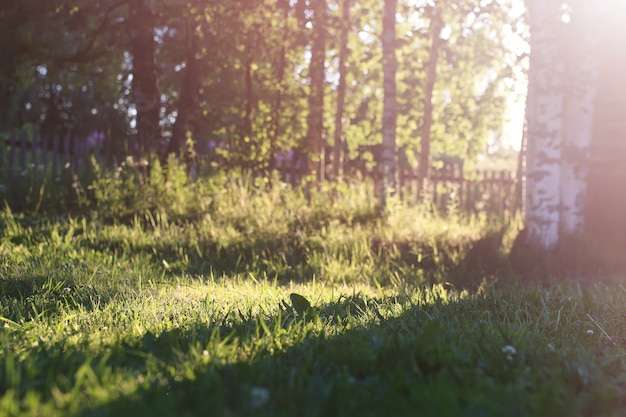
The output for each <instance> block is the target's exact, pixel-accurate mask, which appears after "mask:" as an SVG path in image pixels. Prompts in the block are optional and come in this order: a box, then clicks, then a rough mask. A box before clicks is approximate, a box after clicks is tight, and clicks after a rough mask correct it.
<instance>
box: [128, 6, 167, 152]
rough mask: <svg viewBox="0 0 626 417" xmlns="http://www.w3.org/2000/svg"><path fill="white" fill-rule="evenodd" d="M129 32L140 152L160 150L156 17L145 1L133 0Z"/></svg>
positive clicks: (133, 95)
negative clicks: (158, 148) (155, 35)
mask: <svg viewBox="0 0 626 417" xmlns="http://www.w3.org/2000/svg"><path fill="white" fill-rule="evenodd" d="M128 7H129V16H128V31H129V34H130V53H131V55H132V58H133V70H132V73H133V81H132V85H131V87H132V97H133V101H134V104H135V107H136V111H137V116H136V125H135V129H136V131H137V142H138V143H137V148H138V149H137V151H138V152H139V155H144V154H145V153H146V152H149V151H153V150H156V149H157V147H158V146H159V142H160V139H161V129H160V127H159V106H160V98H159V88H158V81H157V67H156V43H155V41H154V26H155V22H154V14H153V13H152V10H151V9H150V7H149V6H147V5H146V1H145V0H129V2H128Z"/></svg>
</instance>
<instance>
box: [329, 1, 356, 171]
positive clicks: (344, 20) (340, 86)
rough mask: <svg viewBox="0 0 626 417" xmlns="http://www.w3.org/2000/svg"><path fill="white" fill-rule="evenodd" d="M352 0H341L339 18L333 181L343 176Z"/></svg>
mask: <svg viewBox="0 0 626 417" xmlns="http://www.w3.org/2000/svg"><path fill="white" fill-rule="evenodd" d="M351 2H352V0H342V1H341V19H340V21H339V22H340V32H341V35H340V36H341V37H340V40H339V63H338V68H337V73H338V76H339V80H338V82H337V106H336V113H335V133H334V136H333V138H334V145H333V177H334V179H335V181H340V180H341V178H342V176H343V163H344V141H343V126H344V118H345V114H344V113H345V112H344V108H345V104H346V103H345V101H346V75H347V74H346V61H347V59H348V32H349V30H350V4H351Z"/></svg>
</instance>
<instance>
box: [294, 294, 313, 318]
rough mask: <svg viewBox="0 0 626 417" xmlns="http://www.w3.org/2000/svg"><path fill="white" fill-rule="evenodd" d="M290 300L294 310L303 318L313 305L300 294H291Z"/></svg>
mask: <svg viewBox="0 0 626 417" xmlns="http://www.w3.org/2000/svg"><path fill="white" fill-rule="evenodd" d="M289 299H290V300H291V305H292V306H293V309H294V310H296V313H298V315H299V316H303V315H304V314H305V313H306V312H307V311H309V310H310V309H311V303H310V302H309V300H307V299H306V298H305V297H303V296H301V295H300V294H296V293H295V292H294V293H291V294H290V295H289Z"/></svg>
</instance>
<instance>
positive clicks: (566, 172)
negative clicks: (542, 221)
mask: <svg viewBox="0 0 626 417" xmlns="http://www.w3.org/2000/svg"><path fill="white" fill-rule="evenodd" d="M571 3H572V4H571V6H572V8H573V19H572V22H571V23H570V24H569V25H568V26H569V27H568V30H567V36H566V37H564V42H566V43H567V45H566V49H567V51H568V57H567V61H566V62H567V78H566V79H567V83H566V85H565V97H564V108H563V138H562V145H561V151H562V160H561V231H562V232H563V233H564V234H565V235H573V234H580V233H582V232H583V230H584V211H585V197H586V192H587V179H588V174H589V160H590V156H591V138H592V133H593V120H594V104H595V97H596V81H597V77H598V57H597V55H596V51H597V49H598V47H599V46H600V34H599V29H600V27H601V26H599V25H598V23H600V22H599V20H598V19H595V18H594V17H596V16H598V15H599V10H598V9H602V6H601V5H598V4H594V3H591V2H588V1H586V0H583V1H580V0H576V1H574V2H571ZM594 22H595V24H594Z"/></svg>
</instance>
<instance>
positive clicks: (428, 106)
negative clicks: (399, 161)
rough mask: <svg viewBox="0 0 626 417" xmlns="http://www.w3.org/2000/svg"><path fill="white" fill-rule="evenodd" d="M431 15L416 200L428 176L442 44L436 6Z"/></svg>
mask: <svg viewBox="0 0 626 417" xmlns="http://www.w3.org/2000/svg"><path fill="white" fill-rule="evenodd" d="M432 13H433V15H432V17H431V19H430V34H431V37H432V43H431V44H430V53H429V58H428V63H427V66H426V85H425V86H424V118H423V124H422V132H421V133H422V137H421V147H420V157H419V164H418V186H417V190H418V195H419V197H418V198H420V199H421V198H423V193H424V186H425V184H426V181H427V179H428V176H429V174H430V172H429V171H430V130H431V127H432V124H433V91H434V89H435V81H436V80H437V62H438V61H439V50H440V49H441V45H442V44H443V39H441V30H442V29H443V20H442V18H441V14H440V11H439V9H438V6H437V4H435V6H434V7H433V11H432Z"/></svg>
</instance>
